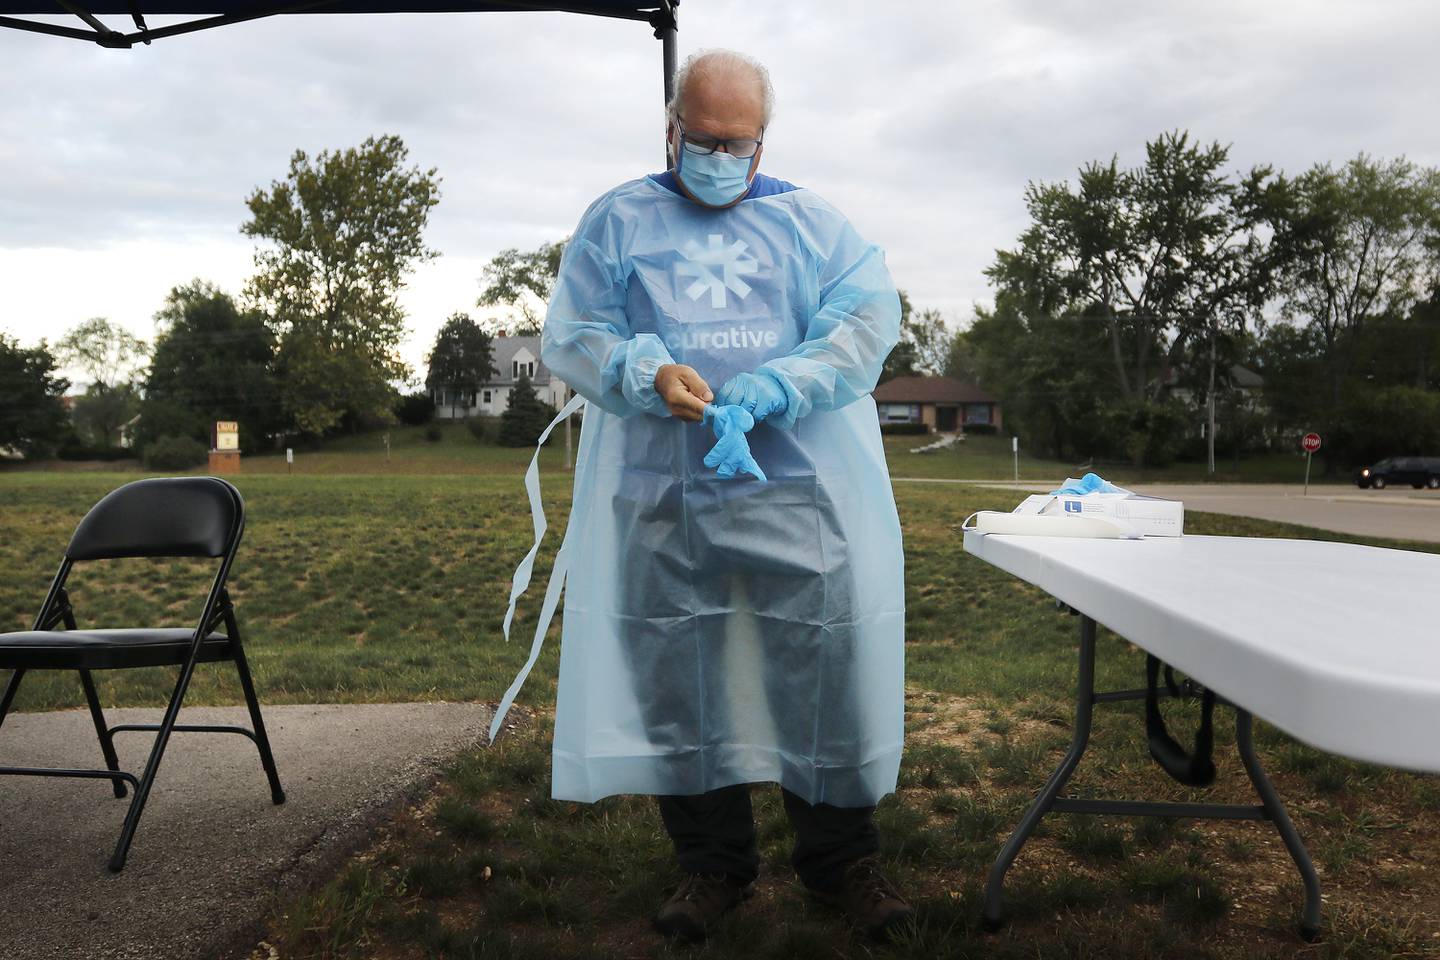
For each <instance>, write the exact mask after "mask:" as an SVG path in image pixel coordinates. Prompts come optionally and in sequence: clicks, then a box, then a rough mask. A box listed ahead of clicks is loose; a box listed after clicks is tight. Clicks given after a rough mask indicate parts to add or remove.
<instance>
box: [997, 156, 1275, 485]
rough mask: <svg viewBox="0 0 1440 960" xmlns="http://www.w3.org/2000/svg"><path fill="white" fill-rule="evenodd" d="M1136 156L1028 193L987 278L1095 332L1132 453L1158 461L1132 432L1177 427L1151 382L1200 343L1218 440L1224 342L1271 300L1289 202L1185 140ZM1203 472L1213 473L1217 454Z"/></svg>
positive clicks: (1020, 299)
mask: <svg viewBox="0 0 1440 960" xmlns="http://www.w3.org/2000/svg"><path fill="white" fill-rule="evenodd" d="M1145 155H1146V157H1145V163H1144V164H1143V165H1142V166H1140V167H1138V168H1135V169H1131V170H1122V169H1120V167H1119V164H1118V162H1117V160H1116V159H1115V158H1114V157H1112V158H1111V159H1110V161H1109V162H1108V163H1105V164H1101V163H1099V162H1092V163H1090V164H1088V165H1086V166H1085V167H1082V168H1081V170H1080V174H1079V180H1078V185H1077V186H1076V188H1074V189H1072V188H1071V187H1070V185H1069V184H1068V183H1067V184H1033V183H1032V184H1030V185H1029V186H1027V188H1026V191H1025V202H1026V207H1027V209H1028V210H1029V213H1030V218H1031V225H1030V227H1029V228H1027V229H1026V231H1025V232H1024V233H1023V234H1022V235H1021V237H1020V243H1019V246H1018V247H1017V248H1016V249H1014V250H1009V251H1000V252H999V253H998V254H997V257H996V261H995V264H994V265H993V266H991V267H990V268H989V269H988V270H987V271H986V274H987V276H989V277H990V279H991V281H992V282H993V283H994V284H995V285H996V287H997V288H999V289H1000V290H1002V291H1006V292H1008V293H1010V294H1012V295H1013V296H1014V297H1015V298H1016V301H1015V302H1017V303H1024V304H1027V305H1028V309H1029V311H1030V312H1031V314H1032V315H1036V316H1039V315H1044V316H1049V317H1052V318H1074V319H1076V320H1080V321H1082V322H1088V323H1093V324H1095V325H1096V326H1098V327H1099V328H1100V329H1102V330H1103V331H1104V333H1105V335H1106V338H1107V340H1108V346H1109V354H1110V361H1111V363H1110V365H1111V369H1112V376H1113V378H1114V382H1115V387H1116V389H1117V391H1118V394H1119V403H1120V404H1121V405H1123V406H1124V407H1125V408H1126V413H1125V415H1124V417H1123V418H1122V419H1123V420H1124V421H1125V423H1127V424H1128V425H1129V426H1128V427H1126V430H1128V431H1129V432H1130V434H1131V439H1130V440H1129V441H1128V442H1127V447H1128V448H1129V449H1131V450H1135V449H1141V448H1144V449H1146V450H1148V451H1150V454H1148V455H1149V456H1151V458H1152V459H1154V457H1155V455H1156V453H1157V451H1158V453H1159V456H1162V457H1163V456H1164V455H1166V454H1165V452H1164V450H1163V445H1157V444H1159V440H1158V439H1155V440H1154V441H1153V442H1151V443H1145V444H1142V443H1141V442H1140V441H1139V440H1138V439H1136V438H1135V436H1134V432H1135V431H1137V430H1140V429H1142V426H1141V425H1146V424H1148V425H1150V426H1151V427H1153V428H1154V429H1156V430H1160V429H1169V426H1168V424H1170V423H1171V421H1172V420H1173V416H1172V414H1173V413H1174V411H1173V410H1171V409H1170V406H1169V404H1167V403H1165V402H1163V401H1162V398H1161V394H1160V388H1161V384H1162V378H1161V377H1158V376H1156V375H1155V374H1156V373H1157V372H1158V370H1159V367H1160V365H1161V361H1162V360H1164V361H1167V362H1168V363H1170V364H1171V365H1172V366H1173V365H1176V364H1178V363H1181V362H1182V361H1183V360H1184V358H1185V353H1186V350H1187V349H1188V348H1190V347H1192V346H1194V345H1195V344H1196V343H1197V342H1202V343H1203V344H1204V345H1205V348H1206V350H1207V354H1206V357H1205V362H1206V364H1207V365H1208V367H1209V370H1210V374H1209V376H1208V377H1207V380H1206V384H1207V386H1206V390H1205V392H1206V394H1207V407H1209V408H1210V421H1211V429H1210V430H1209V431H1208V433H1209V435H1210V437H1211V440H1212V442H1213V438H1214V433H1215V431H1214V428H1213V427H1214V410H1213V405H1214V399H1215V393H1216V378H1215V374H1214V370H1215V369H1216V367H1217V366H1218V362H1217V361H1218V356H1219V351H1220V346H1219V340H1220V339H1221V338H1222V337H1224V336H1227V335H1231V334H1235V335H1239V334H1243V331H1244V329H1245V328H1246V326H1247V324H1248V323H1249V322H1250V321H1251V320H1253V319H1254V318H1255V317H1256V316H1258V313H1259V310H1260V307H1261V306H1262V305H1263V303H1264V302H1265V301H1266V299H1267V298H1268V297H1269V296H1270V293H1271V290H1272V288H1273V282H1272V281H1273V276H1274V272H1275V267H1274V262H1275V257H1276V255H1277V251H1278V250H1279V249H1280V248H1278V247H1274V246H1272V245H1271V244H1270V243H1269V242H1268V234H1267V229H1268V228H1269V227H1271V225H1272V224H1273V223H1274V222H1275V221H1276V220H1277V219H1278V217H1279V211H1280V210H1281V209H1282V204H1281V199H1282V198H1283V196H1284V193H1283V190H1282V186H1283V182H1282V181H1278V180H1277V179H1276V178H1275V177H1274V175H1273V173H1272V172H1271V171H1270V170H1269V168H1266V167H1256V168H1254V169H1252V170H1251V171H1250V173H1249V174H1248V175H1246V176H1244V177H1242V178H1240V179H1239V180H1238V181H1231V180H1230V179H1229V178H1228V177H1227V176H1226V175H1225V174H1224V173H1223V172H1222V170H1221V168H1222V167H1223V165H1224V164H1225V162H1226V160H1227V158H1228V155H1229V151H1228V149H1227V148H1225V147H1222V146H1221V145H1220V144H1219V143H1212V144H1210V145H1209V146H1201V145H1200V144H1198V143H1192V142H1191V141H1190V139H1189V135H1188V134H1186V133H1184V132H1175V133H1167V134H1163V135H1161V136H1160V137H1158V138H1157V139H1155V140H1153V141H1151V142H1149V143H1147V144H1146V145H1145ZM1162 354H1164V356H1162ZM1157 405H1158V406H1157ZM1151 407H1155V409H1150V408H1151ZM1146 429H1148V428H1146ZM1211 461H1212V466H1211V469H1212V470H1213V447H1212V452H1211Z"/></svg>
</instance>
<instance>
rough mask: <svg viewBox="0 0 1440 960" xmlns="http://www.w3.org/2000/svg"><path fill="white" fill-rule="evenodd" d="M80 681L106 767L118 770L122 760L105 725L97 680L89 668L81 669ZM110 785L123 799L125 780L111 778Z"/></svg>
mask: <svg viewBox="0 0 1440 960" xmlns="http://www.w3.org/2000/svg"><path fill="white" fill-rule="evenodd" d="M80 683H81V685H83V686H84V687H85V700H86V701H87V702H88V703H89V704H90V719H91V720H93V721H94V722H95V735H96V736H98V737H99V738H100V752H101V753H103V754H104V755H105V769H107V770H116V771H118V770H119V769H120V760H119V759H118V758H117V757H116V756H115V741H114V740H113V739H112V738H111V736H110V728H109V727H107V726H105V714H104V713H102V712H101V711H100V697H99V696H98V695H97V694H96V693H95V681H94V680H93V679H92V678H91V676H90V671H89V670H81V671H80ZM110 785H111V786H112V787H114V788H115V797H116V799H123V798H124V796H125V781H124V780H111V781H110Z"/></svg>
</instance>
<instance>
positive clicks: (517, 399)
mask: <svg viewBox="0 0 1440 960" xmlns="http://www.w3.org/2000/svg"><path fill="white" fill-rule="evenodd" d="M555 413H556V411H555V408H554V407H552V406H550V404H548V403H545V402H544V401H542V400H541V399H540V398H539V397H537V396H536V395H535V388H534V387H532V386H531V385H530V378H529V377H527V376H525V374H523V373H522V374H520V379H519V380H518V381H516V383H515V386H514V387H512V388H511V389H510V398H509V403H508V405H507V406H506V407H505V412H504V413H502V414H501V415H500V433H499V435H498V436H497V437H496V441H497V442H498V443H499V444H500V445H501V446H502V447H529V446H534V444H535V442H536V441H538V440H539V439H540V434H541V433H542V432H543V431H544V430H545V428H546V427H547V426H549V424H550V421H551V420H553V419H555Z"/></svg>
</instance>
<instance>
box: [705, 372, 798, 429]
mask: <svg viewBox="0 0 1440 960" xmlns="http://www.w3.org/2000/svg"><path fill="white" fill-rule="evenodd" d="M715 403H716V404H718V405H720V406H725V405H727V404H733V405H734V406H737V407H743V408H744V409H745V410H747V411H749V412H750V413H752V414H754V416H755V420H756V422H757V423H758V422H759V421H761V420H764V419H765V418H766V417H769V416H772V415H774V414H777V413H784V412H785V408H786V407H788V406H789V405H790V400H789V398H787V397H786V396H785V388H784V387H782V386H780V381H779V380H776V379H775V378H774V377H772V376H770V375H769V374H768V373H737V374H736V375H735V376H733V377H731V378H730V379H729V380H726V381H725V385H724V386H722V387H721V388H720V390H719V392H718V393H716V394H715Z"/></svg>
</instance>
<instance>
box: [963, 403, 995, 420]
mask: <svg viewBox="0 0 1440 960" xmlns="http://www.w3.org/2000/svg"><path fill="white" fill-rule="evenodd" d="M965 422H966V423H989V422H990V404H988V403H971V404H966V406H965Z"/></svg>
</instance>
